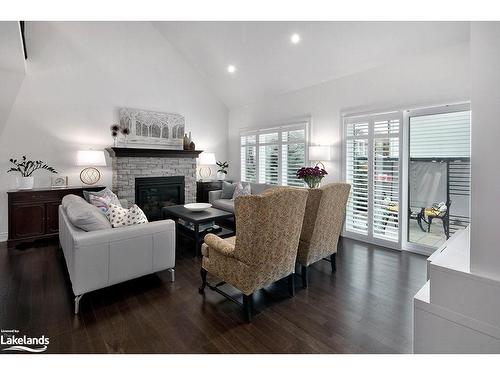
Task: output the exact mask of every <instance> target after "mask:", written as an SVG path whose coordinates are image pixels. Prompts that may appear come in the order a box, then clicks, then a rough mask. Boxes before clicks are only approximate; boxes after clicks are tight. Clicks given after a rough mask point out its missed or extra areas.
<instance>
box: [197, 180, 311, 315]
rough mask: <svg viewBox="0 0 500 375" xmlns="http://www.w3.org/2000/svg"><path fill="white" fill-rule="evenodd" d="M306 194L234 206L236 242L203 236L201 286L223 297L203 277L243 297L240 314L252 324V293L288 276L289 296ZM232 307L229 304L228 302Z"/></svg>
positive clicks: (273, 193)
mask: <svg viewBox="0 0 500 375" xmlns="http://www.w3.org/2000/svg"><path fill="white" fill-rule="evenodd" d="M307 195H308V191H307V190H306V189H297V188H287V187H277V188H273V189H270V190H267V191H265V192H264V193H262V194H260V195H249V196H244V197H238V198H236V201H235V215H236V234H237V236H236V237H231V238H228V239H221V238H219V237H218V236H216V235H214V234H207V235H206V236H205V243H204V244H203V246H202V254H203V260H202V268H201V277H202V286H201V287H200V290H199V291H200V293H202V294H203V293H204V289H205V287H206V286H208V287H209V288H210V289H212V290H215V291H217V292H219V293H220V294H222V295H224V296H225V297H228V295H227V294H225V293H224V292H222V291H221V290H220V289H218V286H220V285H222V283H219V284H217V285H216V286H212V285H210V284H208V283H207V281H206V277H207V272H208V273H210V274H211V275H214V276H216V277H217V278H218V279H221V280H222V281H223V282H227V283H229V284H231V285H233V286H234V287H236V288H237V289H239V290H240V291H241V292H242V293H243V310H244V313H245V318H246V320H247V321H250V319H251V309H252V295H253V293H254V292H255V291H256V290H258V289H261V288H263V287H265V286H267V285H269V284H271V283H273V282H275V281H277V280H280V279H283V278H285V277H287V276H288V282H289V292H290V294H291V295H292V296H293V295H294V285H293V274H294V270H295V261H296V258H297V248H298V245H299V237H300V231H301V228H302V220H303V218H304V210H305V206H306V200H307ZM233 301H234V300H233Z"/></svg>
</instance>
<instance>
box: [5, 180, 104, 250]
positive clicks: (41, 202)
mask: <svg viewBox="0 0 500 375" xmlns="http://www.w3.org/2000/svg"><path fill="white" fill-rule="evenodd" d="M104 188H105V186H89V187H67V188H58V189H51V188H38V189H31V190H9V191H8V192H7V194H8V201H9V203H8V207H9V238H8V241H7V246H8V247H9V248H10V247H14V246H16V245H18V244H20V243H23V242H31V241H35V240H38V239H42V238H54V237H57V235H58V232H59V220H58V216H59V213H58V207H59V205H60V204H61V201H62V199H63V197H64V196H65V195H68V194H75V195H78V196H81V197H83V191H84V190H88V191H98V190H102V189H104Z"/></svg>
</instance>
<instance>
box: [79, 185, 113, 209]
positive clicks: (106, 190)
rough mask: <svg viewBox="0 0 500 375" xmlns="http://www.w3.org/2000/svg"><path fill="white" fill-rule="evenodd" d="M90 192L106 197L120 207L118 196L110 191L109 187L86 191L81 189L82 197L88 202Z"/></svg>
mask: <svg viewBox="0 0 500 375" xmlns="http://www.w3.org/2000/svg"><path fill="white" fill-rule="evenodd" d="M91 194H92V195H95V196H97V197H108V198H109V199H110V201H111V203H113V204H116V205H117V206H120V207H121V203H120V200H119V199H118V197H117V196H116V194H115V193H113V192H112V191H111V189H109V188H104V189H103V190H99V191H87V190H84V191H83V197H84V198H85V200H86V201H87V202H89V203H90V195H91Z"/></svg>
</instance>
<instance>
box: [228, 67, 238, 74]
mask: <svg viewBox="0 0 500 375" xmlns="http://www.w3.org/2000/svg"><path fill="white" fill-rule="evenodd" d="M227 71H228V73H231V74H233V73H234V72H236V67H235V66H234V65H228V66H227Z"/></svg>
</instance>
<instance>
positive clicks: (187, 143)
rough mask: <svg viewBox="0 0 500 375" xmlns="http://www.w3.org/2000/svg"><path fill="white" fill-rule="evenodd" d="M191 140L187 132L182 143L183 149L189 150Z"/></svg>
mask: <svg viewBox="0 0 500 375" xmlns="http://www.w3.org/2000/svg"><path fill="white" fill-rule="evenodd" d="M190 142H191V139H189V137H188V135H187V133H185V134H184V139H183V143H182V148H183V150H189V143H190Z"/></svg>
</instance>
